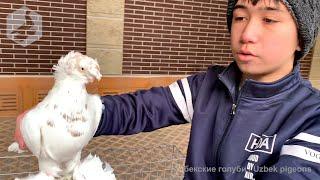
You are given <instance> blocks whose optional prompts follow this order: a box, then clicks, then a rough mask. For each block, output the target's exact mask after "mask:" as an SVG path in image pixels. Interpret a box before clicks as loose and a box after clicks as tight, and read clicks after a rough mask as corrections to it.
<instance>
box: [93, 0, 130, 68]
mask: <svg viewBox="0 0 320 180" xmlns="http://www.w3.org/2000/svg"><path fill="white" fill-rule="evenodd" d="M123 27H124V0H88V1H87V55H89V56H91V57H94V58H97V59H98V61H99V64H100V68H101V73H102V74H122V56H123V55H122V54H123Z"/></svg>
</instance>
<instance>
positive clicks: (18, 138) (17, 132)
mask: <svg viewBox="0 0 320 180" xmlns="http://www.w3.org/2000/svg"><path fill="white" fill-rule="evenodd" d="M28 111H29V110H27V111H24V112H23V113H22V114H20V115H19V116H18V117H17V119H16V130H15V132H14V140H15V141H16V142H17V143H18V144H19V148H20V149H21V150H23V149H26V144H25V142H24V140H23V137H22V135H21V130H20V126H21V122H22V119H23V117H24V116H25V115H26V113H27V112H28Z"/></svg>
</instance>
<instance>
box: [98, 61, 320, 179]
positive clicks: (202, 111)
mask: <svg viewBox="0 0 320 180" xmlns="http://www.w3.org/2000/svg"><path fill="white" fill-rule="evenodd" d="M240 77H241V72H240V70H239V69H238V67H237V65H236V63H234V62H233V63H231V64H230V65H229V66H228V67H227V68H224V67H220V66H213V67H211V68H209V69H208V70H207V71H206V72H204V73H199V74H195V75H192V76H189V77H187V78H184V79H181V80H178V81H177V82H175V83H173V84H171V85H169V86H168V87H157V88H151V89H150V90H142V91H137V92H135V93H131V94H122V95H116V96H104V97H102V98H101V99H102V102H103V104H104V105H105V110H104V113H103V116H102V119H101V122H100V125H99V127H98V130H97V132H96V135H95V136H99V135H115V134H122V135H123V134H134V133H139V132H141V131H152V130H155V129H158V128H161V127H165V126H169V125H174V124H182V123H187V122H190V123H192V124H191V134H190V141H189V146H188V152H187V159H186V163H185V165H186V167H185V179H199V180H206V179H210V180H214V179H225V180H238V179H239V180H240V179H268V180H269V179H272V180H289V179H292V180H302V179H312V180H318V179H319V180H320V96H319V95H320V94H319V91H318V90H316V89H314V88H312V86H311V84H310V83H309V81H307V80H303V79H302V77H301V75H300V72H299V65H296V66H295V68H294V70H293V71H292V73H290V74H289V75H287V76H285V77H283V78H282V79H280V80H278V81H276V82H273V83H261V82H256V81H253V80H246V81H245V82H244V84H243V86H242V87H241V89H240V90H239V80H240Z"/></svg>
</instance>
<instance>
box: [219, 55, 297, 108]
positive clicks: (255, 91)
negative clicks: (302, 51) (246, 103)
mask: <svg viewBox="0 0 320 180" xmlns="http://www.w3.org/2000/svg"><path fill="white" fill-rule="evenodd" d="M241 75H242V73H241V71H240V69H239V67H238V66H237V64H236V62H235V61H234V62H232V63H231V64H230V65H229V66H228V67H227V68H226V69H225V70H224V71H222V72H221V73H220V74H219V75H218V77H219V79H220V80H221V81H222V83H224V84H225V86H226V87H227V88H228V90H229V92H230V94H231V96H232V98H233V100H234V102H235V100H236V97H237V93H238V87H239V82H240V79H241ZM301 79H302V77H301V75H300V64H299V63H297V64H296V65H295V66H294V69H293V71H292V72H291V73H290V74H288V75H286V76H285V77H283V78H281V79H279V80H277V81H275V82H271V83H263V82H258V81H254V80H251V79H249V80H245V82H244V83H243V86H242V88H241V96H246V97H254V98H268V97H271V96H274V95H277V94H279V93H281V92H283V91H285V90H287V89H290V88H291V87H293V86H294V85H296V84H297V83H298V82H300V81H301Z"/></svg>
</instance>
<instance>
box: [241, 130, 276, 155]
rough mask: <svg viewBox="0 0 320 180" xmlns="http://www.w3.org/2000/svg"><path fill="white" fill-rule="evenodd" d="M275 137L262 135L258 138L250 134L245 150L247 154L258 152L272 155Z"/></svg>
mask: <svg viewBox="0 0 320 180" xmlns="http://www.w3.org/2000/svg"><path fill="white" fill-rule="evenodd" d="M276 136H277V135H276V134H275V135H273V136H267V135H264V134H263V135H261V136H259V135H256V134H254V133H251V135H250V138H249V140H248V142H247V145H246V148H245V150H246V151H248V152H256V151H258V152H264V153H267V154H272V152H273V147H274V142H275V140H276Z"/></svg>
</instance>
